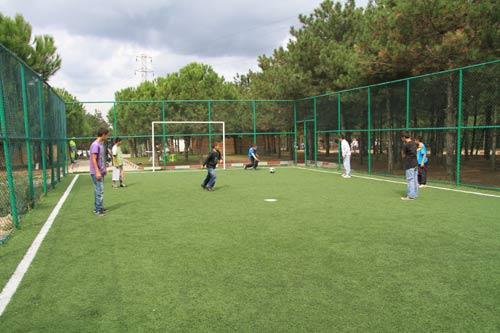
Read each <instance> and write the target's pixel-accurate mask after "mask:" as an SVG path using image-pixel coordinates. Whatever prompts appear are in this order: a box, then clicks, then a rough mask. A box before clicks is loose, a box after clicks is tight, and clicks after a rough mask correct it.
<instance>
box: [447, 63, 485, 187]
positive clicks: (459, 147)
mask: <svg viewBox="0 0 500 333" xmlns="http://www.w3.org/2000/svg"><path fill="white" fill-rule="evenodd" d="M463 81H464V72H463V69H461V70H460V71H459V81H458V119H457V163H456V164H457V170H456V172H455V183H456V185H457V186H460V167H461V165H460V162H461V157H462V96H463ZM493 153H495V152H493Z"/></svg>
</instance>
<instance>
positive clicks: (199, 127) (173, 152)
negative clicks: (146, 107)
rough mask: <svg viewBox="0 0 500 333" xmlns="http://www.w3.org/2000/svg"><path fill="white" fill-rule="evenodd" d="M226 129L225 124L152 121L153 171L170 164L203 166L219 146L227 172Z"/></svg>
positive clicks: (218, 122)
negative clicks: (213, 147) (214, 148)
mask: <svg viewBox="0 0 500 333" xmlns="http://www.w3.org/2000/svg"><path fill="white" fill-rule="evenodd" d="M225 137H226V126H225V122H223V121H153V122H152V123H151V143H152V147H151V148H152V149H151V162H152V166H153V168H152V169H153V171H155V170H161V169H162V168H163V167H166V166H167V165H170V166H173V165H176V166H182V165H193V164H198V165H199V164H202V163H203V160H204V159H205V158H206V156H207V155H208V153H209V152H210V150H211V147H212V146H214V145H215V146H216V147H217V149H218V150H220V152H221V154H222V167H223V168H224V169H226V142H225V141H226V140H225Z"/></svg>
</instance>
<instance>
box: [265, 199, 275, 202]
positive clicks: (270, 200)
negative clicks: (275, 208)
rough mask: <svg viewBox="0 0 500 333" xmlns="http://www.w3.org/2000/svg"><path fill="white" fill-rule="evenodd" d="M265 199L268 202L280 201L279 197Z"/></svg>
mask: <svg viewBox="0 0 500 333" xmlns="http://www.w3.org/2000/svg"><path fill="white" fill-rule="evenodd" d="M264 201H267V202H276V201H278V199H264Z"/></svg>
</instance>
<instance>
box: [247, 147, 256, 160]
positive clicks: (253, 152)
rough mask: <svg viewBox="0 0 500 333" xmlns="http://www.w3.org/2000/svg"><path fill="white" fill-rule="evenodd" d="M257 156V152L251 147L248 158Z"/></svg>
mask: <svg viewBox="0 0 500 333" xmlns="http://www.w3.org/2000/svg"><path fill="white" fill-rule="evenodd" d="M254 154H255V150H254V149H253V147H250V149H248V157H249V158H250V157H253V155H254Z"/></svg>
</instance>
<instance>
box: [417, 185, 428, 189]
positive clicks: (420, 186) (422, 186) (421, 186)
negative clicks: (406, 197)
mask: <svg viewBox="0 0 500 333" xmlns="http://www.w3.org/2000/svg"><path fill="white" fill-rule="evenodd" d="M418 187H419V188H424V187H427V185H418Z"/></svg>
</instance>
